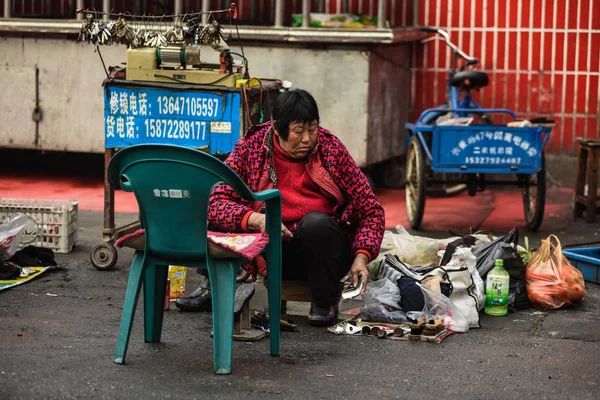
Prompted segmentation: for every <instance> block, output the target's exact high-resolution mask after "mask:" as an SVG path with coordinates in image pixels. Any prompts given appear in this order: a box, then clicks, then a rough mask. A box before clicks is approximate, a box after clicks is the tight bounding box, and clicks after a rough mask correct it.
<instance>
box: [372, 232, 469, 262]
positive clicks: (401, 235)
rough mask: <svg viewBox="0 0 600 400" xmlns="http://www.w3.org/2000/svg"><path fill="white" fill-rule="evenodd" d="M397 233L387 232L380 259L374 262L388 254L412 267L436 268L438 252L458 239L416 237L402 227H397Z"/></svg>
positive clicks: (438, 259) (438, 260)
mask: <svg viewBox="0 0 600 400" xmlns="http://www.w3.org/2000/svg"><path fill="white" fill-rule="evenodd" d="M396 232H397V233H393V232H389V231H386V233H385V234H384V236H383V241H382V244H381V252H380V253H379V257H377V258H376V259H375V260H374V261H373V262H376V261H381V260H382V259H383V258H384V256H385V255H386V254H392V255H395V256H397V257H398V258H399V259H400V260H402V261H403V262H405V263H407V264H410V265H418V266H422V267H434V266H436V265H438V264H439V263H440V258H439V257H438V252H439V251H440V250H445V249H446V247H448V243H451V242H453V241H455V240H456V239H458V237H456V236H454V237H450V238H447V239H431V238H428V237H423V236H415V235H411V234H410V233H408V231H407V230H406V229H405V228H404V227H403V226H402V225H398V226H396Z"/></svg>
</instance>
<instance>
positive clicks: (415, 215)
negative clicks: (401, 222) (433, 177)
mask: <svg viewBox="0 0 600 400" xmlns="http://www.w3.org/2000/svg"><path fill="white" fill-rule="evenodd" d="M425 171H426V169H425V156H424V154H423V146H422V144H421V141H420V140H419V138H418V137H417V136H413V137H412V138H411V139H410V143H409V145H408V150H407V152H406V214H407V217H408V222H409V224H410V227H411V228H412V229H419V227H420V226H421V221H422V220H423V212H424V211H425V190H426V186H427V178H426V176H425Z"/></svg>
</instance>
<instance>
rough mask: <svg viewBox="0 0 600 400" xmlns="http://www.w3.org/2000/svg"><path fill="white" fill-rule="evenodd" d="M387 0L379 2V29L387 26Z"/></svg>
mask: <svg viewBox="0 0 600 400" xmlns="http://www.w3.org/2000/svg"><path fill="white" fill-rule="evenodd" d="M386 2H387V0H379V1H378V2H377V29H383V27H384V26H385V3H386Z"/></svg>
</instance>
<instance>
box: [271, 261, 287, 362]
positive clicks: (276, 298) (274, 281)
mask: <svg viewBox="0 0 600 400" xmlns="http://www.w3.org/2000/svg"><path fill="white" fill-rule="evenodd" d="M273 258H276V257H273ZM267 276H268V277H269V279H268V282H267V285H268V288H267V290H268V298H269V319H270V321H271V323H270V324H269V329H270V334H269V340H270V341H271V343H270V345H271V355H272V356H275V357H278V356H279V335H280V331H281V324H280V323H279V320H280V319H281V303H282V301H281V259H279V260H274V259H271V260H267ZM286 305H287V303H286Z"/></svg>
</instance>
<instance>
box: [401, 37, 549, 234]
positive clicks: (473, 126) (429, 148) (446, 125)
mask: <svg viewBox="0 0 600 400" xmlns="http://www.w3.org/2000/svg"><path fill="white" fill-rule="evenodd" d="M423 30H424V31H427V32H432V33H436V34H438V35H439V36H434V37H431V38H428V39H425V40H424V41H430V40H436V39H439V38H442V39H443V40H444V41H445V42H446V44H447V45H448V46H449V47H450V48H451V49H452V55H453V57H452V66H451V69H450V71H449V74H448V86H447V87H448V88H447V103H446V104H443V105H440V106H439V107H435V108H430V109H427V110H425V111H423V113H421V115H420V117H419V119H418V121H417V122H416V123H415V124H406V125H405V126H406V129H407V130H408V133H409V137H408V141H409V143H408V151H407V165H406V207H407V216H408V220H409V222H410V226H411V227H412V228H413V229H419V227H420V225H421V221H422V219H423V213H424V210H425V197H426V193H427V189H428V187H431V186H432V185H436V184H448V183H466V186H467V190H468V192H469V194H470V195H472V196H474V195H475V194H476V192H477V191H478V190H483V188H484V187H485V175H486V174H495V175H497V174H502V175H513V179H511V180H499V179H494V180H493V181H492V182H489V183H495V184H507V183H510V184H515V183H517V184H518V185H519V187H521V188H522V190H523V206H524V211H525V220H526V222H527V227H528V228H529V229H530V230H534V231H535V230H537V229H538V228H539V227H540V225H541V223H542V220H543V216H544V205H545V197H546V174H545V165H544V154H543V152H544V148H545V146H546V142H547V141H548V137H549V134H550V132H551V130H552V128H551V127H549V126H545V125H548V124H544V123H541V124H539V125H533V126H532V124H527V123H524V124H523V125H527V126H524V127H516V126H508V125H498V124H494V123H493V121H492V118H493V117H494V116H495V115H496V116H497V115H499V114H508V115H509V116H510V117H512V119H513V120H515V119H516V115H515V114H514V113H513V112H512V111H510V110H508V109H494V108H482V107H480V106H479V105H478V104H477V103H476V102H475V101H474V100H473V98H472V96H471V91H472V90H474V89H475V90H478V89H480V88H482V87H484V86H486V85H487V84H488V82H489V80H488V76H487V75H486V74H485V73H484V72H481V71H475V70H467V69H466V68H467V67H468V66H472V65H475V64H477V63H478V60H477V59H476V58H473V57H470V56H468V55H466V54H465V53H464V52H463V51H462V50H460V49H459V48H458V47H456V46H455V45H454V44H452V42H450V40H449V36H448V34H447V33H446V32H444V31H443V30H441V29H436V28H423ZM459 56H460V57H462V58H463V59H464V60H465V61H466V62H465V63H464V64H463V65H462V66H461V68H460V69H459V70H457V58H458V57H459ZM542 122H548V121H542ZM516 125H518V124H516ZM514 176H516V180H515V179H514Z"/></svg>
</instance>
